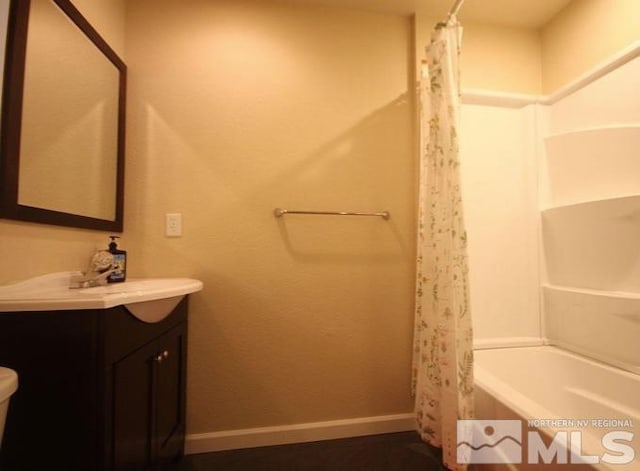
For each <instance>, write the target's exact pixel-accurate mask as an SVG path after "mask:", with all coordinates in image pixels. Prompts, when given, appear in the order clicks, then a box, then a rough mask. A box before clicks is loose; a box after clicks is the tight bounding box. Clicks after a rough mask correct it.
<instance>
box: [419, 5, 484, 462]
mask: <svg viewBox="0 0 640 471" xmlns="http://www.w3.org/2000/svg"><path fill="white" fill-rule="evenodd" d="M461 33H462V29H461V27H460V26H459V24H458V22H457V20H456V18H455V17H452V18H451V19H450V20H449V21H448V22H447V24H439V25H438V26H437V27H436V29H435V30H434V32H433V35H432V38H431V43H430V44H429V46H428V47H427V61H426V62H425V63H424V65H423V68H422V78H421V87H420V88H421V89H420V95H421V105H422V109H421V125H420V133H421V171H420V202H419V227H418V250H417V279H416V312H415V314H416V325H415V339H414V353H413V385H412V386H413V391H414V395H415V410H416V419H417V424H418V431H419V433H420V435H421V436H422V438H423V440H425V441H427V442H428V443H430V444H432V445H434V446H437V447H442V451H443V461H444V464H445V465H446V466H447V467H448V468H449V469H451V470H464V469H466V465H464V464H459V463H457V460H456V457H457V453H456V452H457V437H456V435H457V434H456V431H457V429H456V424H457V422H456V421H457V419H470V418H472V414H473V339H472V331H471V313H470V309H469V283H468V267H467V233H466V231H465V225H464V218H463V211H462V195H461V191H460V172H459V160H458V123H457V121H458V112H459V76H458V57H459V46H460V39H461Z"/></svg>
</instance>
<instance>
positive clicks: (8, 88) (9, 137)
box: [0, 0, 127, 232]
mask: <svg viewBox="0 0 640 471" xmlns="http://www.w3.org/2000/svg"><path fill="white" fill-rule="evenodd" d="M53 1H54V2H55V4H56V5H57V6H58V7H59V8H60V9H61V10H62V11H63V12H64V13H65V14H66V15H67V16H68V17H69V19H71V21H72V22H73V23H74V24H75V25H76V26H77V27H78V28H79V29H80V30H81V31H82V32H83V33H84V35H85V36H86V37H87V38H88V39H89V40H90V41H91V42H92V43H93V44H94V45H95V46H96V47H97V48H98V49H99V50H100V51H101V52H102V53H103V54H104V56H105V57H106V58H107V59H108V60H109V61H110V62H111V63H113V65H114V66H115V67H116V68H117V69H118V71H119V97H118V130H117V135H118V142H117V172H116V191H115V195H116V202H115V219H114V220H107V219H99V218H93V217H88V216H82V215H78V214H71V213H65V212H61V211H54V210H49V209H42V208H36V207H31V206H25V205H21V204H19V202H18V178H19V171H20V136H21V121H22V100H23V91H24V73H25V57H26V46H27V30H28V23H29V7H30V1H29V0H11V6H10V10H9V27H8V37H7V51H6V58H5V68H4V74H5V75H4V86H3V88H4V90H3V100H2V123H1V126H2V128H1V129H2V135H1V143H0V218H8V219H17V220H21V221H30V222H38V223H44V224H53V225H58V226H68V227H78V228H85V229H94V230H104V231H117V232H121V231H122V229H123V217H124V153H125V150H124V143H125V110H126V75H127V68H126V65H125V64H124V62H123V61H122V60H121V59H120V58H119V57H118V55H117V54H116V53H115V51H113V49H111V47H110V46H109V45H108V44H107V43H106V41H105V40H104V39H103V38H102V37H101V36H100V34H98V32H97V31H96V30H95V29H94V28H93V26H91V24H89V22H88V21H87V20H86V19H85V18H84V17H83V16H82V14H81V13H80V12H79V11H78V10H77V9H76V7H75V6H73V4H72V3H71V1H70V0H53Z"/></svg>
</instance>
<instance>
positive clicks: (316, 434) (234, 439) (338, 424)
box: [185, 414, 416, 455]
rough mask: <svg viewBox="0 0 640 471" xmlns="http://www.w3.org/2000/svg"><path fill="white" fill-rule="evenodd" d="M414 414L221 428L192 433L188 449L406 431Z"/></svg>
mask: <svg viewBox="0 0 640 471" xmlns="http://www.w3.org/2000/svg"><path fill="white" fill-rule="evenodd" d="M415 424H416V422H415V415H414V414H396V415H383V416H378V417H363V418H358V419H346V420H331V421H328V422H312V423H306V424H295V425H282V426H276V427H259V428H249V429H241V430H224V431H221V432H211V433H197V434H189V435H187V437H186V443H185V453H186V454H187V455H194V454H197V453H208V452H212V451H222V450H234V449H239V448H254V447H259V446H271V445H286V444H289V443H303V442H313V441H318V440H332V439H336V438H348V437H358V436H363V435H376V434H380V433H393V432H406V431H409V430H415V429H416V425H415Z"/></svg>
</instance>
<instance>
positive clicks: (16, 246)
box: [0, 0, 128, 284]
mask: <svg viewBox="0 0 640 471" xmlns="http://www.w3.org/2000/svg"><path fill="white" fill-rule="evenodd" d="M124 2H125V0H110V1H108V2H104V1H102V0H75V1H74V4H75V5H76V7H77V8H78V9H79V10H80V11H81V12H82V13H83V14H84V15H85V16H86V17H87V18H88V19H89V20H90V21H91V22H92V24H93V25H94V27H95V28H96V29H97V30H98V32H99V33H100V34H101V35H102V36H103V37H104V38H105V39H106V40H107V41H108V42H109V43H110V44H111V45H112V47H113V48H114V50H115V51H116V52H117V53H118V54H120V55H121V57H122V56H123V53H124ZM127 234H128V232H126V231H125V233H124V236H125V238H124V239H123V244H126V241H127ZM107 235H108V233H104V232H96V231H87V230H78V229H70V228H61V227H55V226H46V225H41V224H31V223H22V222H18V221H8V220H6V219H0V259H1V260H2V262H3V263H2V265H3V267H4V268H3V269H2V270H0V284H4V283H10V282H14V281H19V280H22V279H25V278H28V277H32V276H36V275H42V274H45V273H51V272H56V271H68V270H84V269H85V268H86V266H87V265H88V263H89V259H90V257H91V255H92V254H93V252H94V251H95V250H96V249H97V248H105V247H106V245H107V244H108V242H109V239H108V237H107Z"/></svg>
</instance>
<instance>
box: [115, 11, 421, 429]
mask: <svg viewBox="0 0 640 471" xmlns="http://www.w3.org/2000/svg"><path fill="white" fill-rule="evenodd" d="M127 18H128V23H127V29H126V33H127V44H126V48H127V56H128V60H129V71H130V76H129V78H130V82H129V84H130V94H129V115H128V119H129V123H130V125H129V134H128V147H127V152H128V155H127V157H128V166H127V213H126V220H125V224H126V227H127V228H128V230H129V231H130V233H132V234H135V237H134V239H135V242H134V243H132V244H130V245H129V248H130V265H129V267H130V270H131V273H132V274H133V275H138V276H140V275H142V276H176V275H179V276H191V277H196V278H199V279H201V280H203V281H204V286H205V288H204V291H203V292H202V293H199V294H196V295H194V296H193V298H192V300H193V303H192V312H191V321H190V322H191V324H190V330H189V335H190V344H189V345H190V346H189V383H188V429H189V432H190V433H199V432H210V431H216V430H229V429H239V428H248V427H258V426H271V425H280V424H294V423H304V422H313V421H322V420H331V419H346V418H354V417H368V416H376V415H385V414H393V413H405V412H410V411H411V410H412V401H411V398H410V394H409V384H410V377H409V376H410V363H411V342H412V327H413V312H412V305H413V277H414V262H413V260H414V231H415V227H414V211H415V207H414V205H415V203H414V201H415V196H414V175H415V171H414V165H415V164H414V157H413V155H414V154H413V148H412V142H413V130H412V116H413V103H412V102H411V94H410V93H409V90H410V89H411V87H412V84H411V83H410V80H411V77H412V76H413V72H412V70H411V67H412V57H411V55H410V49H411V47H410V46H411V41H412V37H411V34H412V33H411V22H410V19H409V18H406V17H400V16H386V15H382V14H372V13H363V12H357V11H353V10H344V9H336V8H322V7H313V6H294V5H290V4H285V3H276V2H260V1H256V2H250V1H238V0H220V1H216V2H211V1H208V0H190V1H184V0H181V1H178V0H162V1H158V0H138V1H135V2H129V3H128V4H127ZM277 206H282V207H285V208H290V209H301V208H302V209H304V208H307V209H317V210H323V209H334V210H361V211H371V210H389V211H390V212H391V215H392V216H391V220H390V221H388V222H386V221H383V220H382V219H379V218H347V217H319V216H316V217H313V216H306V217H305V216H287V217H285V218H283V219H280V220H278V219H275V218H274V216H273V214H272V212H273V209H274V208H275V207H277ZM168 212H179V213H182V215H183V224H184V236H183V237H182V238H175V239H169V238H165V237H164V235H163V221H164V214H165V213H168Z"/></svg>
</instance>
